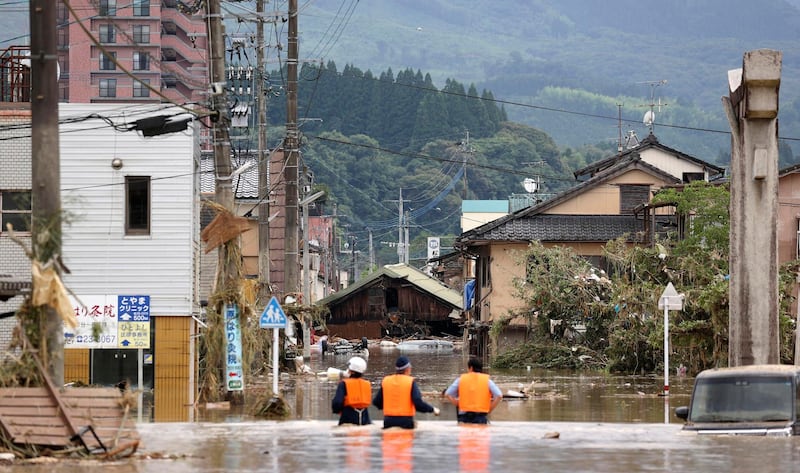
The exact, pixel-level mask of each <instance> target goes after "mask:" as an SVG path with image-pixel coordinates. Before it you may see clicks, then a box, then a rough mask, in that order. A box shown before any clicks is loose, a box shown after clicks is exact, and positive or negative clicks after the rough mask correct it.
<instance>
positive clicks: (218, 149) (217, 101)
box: [207, 0, 244, 404]
mask: <svg viewBox="0 0 800 473" xmlns="http://www.w3.org/2000/svg"><path fill="white" fill-rule="evenodd" d="M220 1H221V0H208V23H207V28H208V41H209V46H208V47H209V53H210V54H209V56H210V60H209V68H210V78H211V91H212V93H211V109H212V110H213V111H214V112H215V113H216V114H217V117H216V120H214V121H213V128H214V130H213V131H214V133H213V139H214V170H215V177H216V180H215V183H216V185H215V198H216V201H217V203H218V204H219V205H220V206H221V207H223V208H224V211H225V212H229V213H230V214H233V211H234V208H233V207H234V205H233V203H234V202H233V200H234V195H233V188H232V182H233V175H232V172H231V143H230V137H229V129H230V124H231V123H230V114H229V113H228V98H227V88H228V87H227V81H226V76H225V26H224V24H223V23H222V11H221V8H220ZM230 249H231V248H230V245H228V244H227V243H223V244H222V245H220V246H219V260H218V268H219V269H218V271H217V284H216V287H217V289H216V292H217V293H218V294H225V295H226V296H227V297H226V299H225V300H223V301H222V302H223V303H224V306H223V307H219V308H217V309H218V310H219V311H220V312H221V313H222V314H223V319H222V320H224V321H227V319H228V317H229V316H231V317H238V316H239V314H241V310H240V309H238V308H237V305H236V300H235V297H236V296H235V295H238V294H239V292H240V281H239V276H240V275H239V269H238V268H239V265H238V263H239V261H237V260H238V258H239V252H238V251H233V252H232V251H230ZM231 295H234V296H231ZM237 322H238V321H237ZM224 323H226V322H223V324H224ZM223 326H224V325H223ZM233 343H234V345H231V344H230V343H229V342H228V341H227V338H226V345H225V346H223V347H219V348H221V349H223V350H225V351H227V350H229V349H230V347H231V346H233V347H235V346H236V345H235V343H236V342H233ZM226 347H228V348H226ZM238 350H239V352H241V346H239V348H238ZM220 358H221V359H220V360H219V362H220V363H221V365H220V366H215V367H210V368H209V369H215V370H218V372H220V373H225V372H226V371H227V370H226V366H227V365H228V357H225V356H223V357H220ZM223 380H227V377H226V378H223ZM224 385H225V388H226V390H227V398H228V400H229V401H231V402H233V403H235V404H243V403H244V391H243V390H236V389H235V388H232V387H231V385H230V383H229V382H224Z"/></svg>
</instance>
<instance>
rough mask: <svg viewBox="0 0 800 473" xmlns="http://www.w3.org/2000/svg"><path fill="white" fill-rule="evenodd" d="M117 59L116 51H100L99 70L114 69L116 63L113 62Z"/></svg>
mask: <svg viewBox="0 0 800 473" xmlns="http://www.w3.org/2000/svg"><path fill="white" fill-rule="evenodd" d="M116 59H117V53H116V52H113V51H112V52H109V53H104V52H102V51H101V52H100V70H101V71H116V70H117V64H116V63H115V62H114V61H116Z"/></svg>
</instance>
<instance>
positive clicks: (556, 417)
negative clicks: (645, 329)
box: [0, 350, 800, 473]
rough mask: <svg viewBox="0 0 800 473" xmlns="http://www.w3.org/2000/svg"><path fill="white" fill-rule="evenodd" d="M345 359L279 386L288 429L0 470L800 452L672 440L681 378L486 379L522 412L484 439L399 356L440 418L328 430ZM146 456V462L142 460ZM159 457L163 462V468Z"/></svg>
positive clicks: (682, 459) (519, 465)
mask: <svg viewBox="0 0 800 473" xmlns="http://www.w3.org/2000/svg"><path fill="white" fill-rule="evenodd" d="M397 355H398V353H397V352H395V351H381V350H371V352H370V357H369V363H368V368H367V378H368V379H370V380H371V381H372V382H373V386H375V385H376V383H378V382H379V381H380V379H381V377H382V376H383V375H384V374H386V373H388V372H391V371H393V363H394V360H395V358H396V357H397ZM348 358H349V356H347V355H336V356H333V355H326V356H325V357H321V356H319V355H318V354H314V356H312V358H311V360H310V362H308V364H309V367H310V368H311V371H312V372H313V373H315V374H311V375H307V376H284V377H283V379H282V380H281V390H282V395H283V396H284V398H285V399H286V400H287V402H288V403H289V404H290V406H291V408H292V414H291V416H290V418H289V419H287V420H282V421H268V420H259V419H253V418H251V417H249V416H247V415H246V414H244V413H242V412H237V411H235V410H232V411H199V412H198V418H199V419H201V420H199V421H197V422H192V423H148V422H143V423H140V424H139V431H140V434H141V436H142V447H141V448H140V451H139V454H138V455H137V457H136V458H132V459H126V460H124V461H120V462H116V463H102V464H98V463H90V464H86V463H69V462H61V463H58V464H48V465H16V466H12V467H2V466H0V472H2V471H15V472H17V471H18V472H22V471H25V472H32V473H57V472H68V473H78V472H85V471H103V472H105V473H118V472H119V473H127V472H131V473H134V472H135V473H150V472H152V473H179V472H180V473H183V472H192V473H211V472H287V473H293V472H339V471H346V472H389V471H394V472H481V471H494V472H502V473H512V472H532V471H543V472H549V471H553V472H555V471H559V472H561V471H564V472H570V473H575V472H654V471H656V472H711V471H715V472H716V471H725V472H791V471H800V440H798V439H796V438H793V437H789V438H785V437H715V436H702V437H699V436H697V435H695V434H689V433H685V432H682V431H681V424H680V422H679V420H678V419H676V418H674V415H673V414H672V411H673V410H674V407H676V406H679V405H685V404H687V403H688V401H689V392H690V389H691V385H692V379H690V378H678V377H675V376H671V382H670V388H671V389H670V391H672V393H671V394H670V396H669V397H664V396H660V395H659V394H660V393H661V392H662V390H663V381H664V379H663V374H662V375H659V376H633V375H628V376H619V375H615V376H610V375H603V374H598V373H592V374H589V373H580V372H556V371H541V370H534V369H530V370H528V368H527V367H518V368H516V369H513V370H490V373H491V375H492V377H493V379H494V380H495V381H496V382H497V384H498V385H499V386H500V387H501V388H502V390H503V391H504V392H506V391H507V390H509V389H511V390H519V389H521V388H525V390H526V391H528V392H529V394H532V395H531V397H529V398H528V399H527V400H505V401H504V402H503V403H501V405H500V406H499V407H498V408H497V410H496V411H495V412H494V413H493V414H492V416H491V418H492V423H491V425H489V426H485V427H464V426H458V425H457V424H456V422H455V408H454V407H453V406H450V405H449V404H447V403H445V402H444V400H443V398H441V396H440V393H441V391H442V390H443V389H444V388H445V387H447V385H448V384H449V383H450V381H452V379H453V378H454V377H455V376H456V375H457V374H458V373H460V372H461V371H463V370H464V366H465V364H466V361H465V359H464V358H463V357H462V355H461V354H460V353H456V354H453V355H435V356H434V355H425V356H422V355H419V356H415V355H414V354H409V358H410V359H411V361H412V364H413V366H414V367H413V372H412V374H413V375H414V376H415V377H416V378H417V380H418V382H419V384H420V387H421V389H422V391H423V392H424V394H425V397H426V400H427V401H428V402H430V403H432V404H434V405H437V406H439V407H441V408H442V415H441V416H440V417H434V416H432V415H430V414H422V415H418V416H417V418H418V428H417V429H416V430H414V431H396V430H386V431H384V430H382V429H381V428H380V425H381V419H382V417H381V413H380V411H378V410H374V409H372V408H370V414H371V417H372V419H373V421H374V422H375V424H373V425H372V426H366V427H338V426H336V417H335V416H333V415H332V414H331V413H330V401H331V398H332V397H333V394H334V392H335V387H336V382H337V380H335V379H328V378H327V377H326V376H317V375H316V373H323V372H325V371H326V370H327V368H329V367H337V368H342V367H344V365H345V364H346V362H347V359H348ZM148 456H152V457H153V458H148ZM164 457H166V458H164Z"/></svg>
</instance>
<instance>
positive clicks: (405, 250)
mask: <svg viewBox="0 0 800 473" xmlns="http://www.w3.org/2000/svg"><path fill="white" fill-rule="evenodd" d="M409 220H411V214H410V213H409V211H408V210H406V215H405V221H404V223H403V229H404V230H405V238H404V239H403V247H404V248H403V262H404V263H405V264H408V260H409V258H408V254H409V253H411V242H410V241H409V238H408V227H409Z"/></svg>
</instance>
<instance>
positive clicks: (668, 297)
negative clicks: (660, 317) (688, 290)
mask: <svg viewBox="0 0 800 473" xmlns="http://www.w3.org/2000/svg"><path fill="white" fill-rule="evenodd" d="M658 308H659V309H664V397H668V396H669V311H670V310H683V294H678V291H676V290H675V286H673V285H672V283H671V282H670V283H668V284H667V287H666V288H664V292H662V293H661V296H660V297H659V298H658ZM668 410H669V402H668V401H667V402H665V404H664V423H665V424H666V423H669V415H668Z"/></svg>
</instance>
